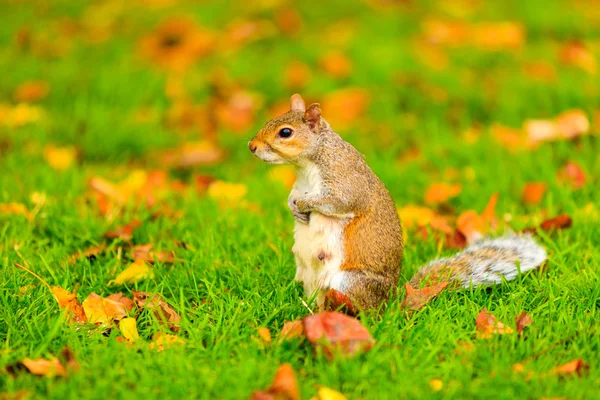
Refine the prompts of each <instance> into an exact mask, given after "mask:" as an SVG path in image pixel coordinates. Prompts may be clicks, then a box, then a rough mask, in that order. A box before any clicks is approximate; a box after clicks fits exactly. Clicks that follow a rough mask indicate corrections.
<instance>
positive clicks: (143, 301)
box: [132, 290, 181, 332]
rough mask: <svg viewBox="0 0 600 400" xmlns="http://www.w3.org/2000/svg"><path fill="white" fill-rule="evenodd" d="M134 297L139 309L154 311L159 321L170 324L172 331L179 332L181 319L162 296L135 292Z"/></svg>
mask: <svg viewBox="0 0 600 400" xmlns="http://www.w3.org/2000/svg"><path fill="white" fill-rule="evenodd" d="M132 295H133V299H134V300H135V303H136V304H137V305H138V307H140V308H147V309H149V310H151V311H153V312H154V315H155V316H156V318H157V319H158V320H159V321H161V322H165V323H168V324H169V328H170V329H171V330H172V331H174V332H177V331H179V321H180V320H181V317H180V316H179V314H177V312H175V310H173V308H171V306H169V305H168V304H167V302H165V301H164V300H163V299H162V296H161V295H160V294H154V293H148V292H138V291H135V290H134V291H133V292H132Z"/></svg>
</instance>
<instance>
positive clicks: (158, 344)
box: [148, 332, 186, 352]
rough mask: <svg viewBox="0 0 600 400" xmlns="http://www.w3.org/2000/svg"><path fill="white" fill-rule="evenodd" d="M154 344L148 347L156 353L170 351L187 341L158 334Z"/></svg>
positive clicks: (155, 336) (154, 338)
mask: <svg viewBox="0 0 600 400" xmlns="http://www.w3.org/2000/svg"><path fill="white" fill-rule="evenodd" d="M153 340H154V341H153V342H151V343H149V344H148V347H150V349H152V350H156V351H159V352H160V351H164V350H165V349H170V348H171V347H173V346H176V345H177V346H178V345H183V344H185V343H186V341H185V340H184V339H183V338H180V337H179V336H175V335H170V334H163V333H160V332H158V333H157V334H155V335H154V337H153Z"/></svg>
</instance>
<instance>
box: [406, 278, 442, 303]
mask: <svg viewBox="0 0 600 400" xmlns="http://www.w3.org/2000/svg"><path fill="white" fill-rule="evenodd" d="M447 286H448V282H440V283H438V284H437V285H434V286H428V287H424V288H423V289H415V288H413V287H412V286H411V285H410V284H409V283H406V284H405V286H404V287H405V288H406V297H405V298H404V300H403V301H402V306H401V307H402V308H410V309H413V310H420V309H421V308H423V307H424V306H425V304H427V303H428V302H429V301H430V300H431V299H433V298H435V297H437V295H439V294H440V293H441V291H442V290H444V289H445V288H446V287H447Z"/></svg>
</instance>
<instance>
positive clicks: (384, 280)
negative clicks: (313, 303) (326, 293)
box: [331, 270, 397, 310]
mask: <svg viewBox="0 0 600 400" xmlns="http://www.w3.org/2000/svg"><path fill="white" fill-rule="evenodd" d="M396 285H397V282H394V281H393V279H391V278H388V277H385V276H382V275H378V274H375V273H372V272H368V271H367V272H365V271H360V270H346V271H340V272H338V273H336V274H335V276H334V277H333V279H332V280H331V288H332V289H335V290H337V291H339V292H341V293H343V294H345V295H346V296H348V297H349V298H350V300H351V301H352V303H353V305H354V306H355V307H356V308H358V309H360V310H374V309H378V308H379V307H380V306H381V305H382V304H384V303H385V302H387V300H388V299H389V298H390V292H391V291H392V290H395V289H396Z"/></svg>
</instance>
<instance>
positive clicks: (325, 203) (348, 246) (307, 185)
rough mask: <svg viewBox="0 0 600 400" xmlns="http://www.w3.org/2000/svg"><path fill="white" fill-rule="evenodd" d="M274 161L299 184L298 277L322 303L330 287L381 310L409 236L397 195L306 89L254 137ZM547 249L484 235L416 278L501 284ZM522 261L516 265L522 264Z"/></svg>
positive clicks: (295, 196)
mask: <svg viewBox="0 0 600 400" xmlns="http://www.w3.org/2000/svg"><path fill="white" fill-rule="evenodd" d="M248 147H249V149H250V151H251V152H252V153H253V154H254V155H255V156H256V157H258V158H260V159H261V160H263V161H265V162H267V163H269V164H291V165H292V166H293V167H294V169H295V172H296V182H295V184H294V187H293V189H292V191H291V193H290V196H289V198H288V206H289V208H290V210H291V212H292V214H293V216H294V219H295V227H294V241H295V243H294V246H293V248H292V252H293V253H294V257H295V262H296V276H295V280H297V281H301V282H302V283H303V284H304V290H305V294H306V296H308V297H311V298H312V297H313V296H316V302H317V305H319V306H320V307H322V306H323V305H324V302H325V299H326V295H327V293H328V292H329V291H330V290H331V289H335V290H336V291H338V292H341V293H342V295H343V296H345V297H347V298H348V299H349V300H351V304H352V305H353V306H354V307H356V308H357V309H359V310H369V309H377V308H379V307H380V306H382V305H383V304H385V303H386V302H387V300H388V299H390V297H391V296H393V294H394V293H395V291H396V289H397V285H398V280H399V277H400V270H401V267H402V255H403V236H402V228H401V224H400V219H399V217H398V213H397V210H396V206H395V203H394V201H393V200H392V197H391V195H390V193H389V191H388V190H387V188H386V187H385V185H384V184H383V182H382V181H381V180H380V179H379V178H378V177H377V176H376V175H375V173H374V172H373V171H372V170H371V169H370V168H369V167H368V166H367V164H366V162H365V159H364V157H363V155H362V154H361V153H359V152H358V150H356V149H355V148H354V147H353V146H352V145H351V144H349V143H348V142H346V141H345V140H343V139H342V138H341V137H340V136H339V135H338V134H337V133H336V132H335V131H334V130H333V129H332V128H331V126H330V125H329V123H328V122H327V121H326V120H325V119H324V118H323V117H322V116H321V108H320V105H319V104H318V103H314V104H311V105H310V106H308V108H307V107H306V105H305V102H304V100H303V99H302V97H301V96H300V95H299V94H294V95H293V96H292V97H291V110H290V111H288V112H286V113H285V114H283V115H281V116H279V117H277V118H274V119H273V120H271V121H269V122H267V124H266V125H265V126H264V127H263V128H262V129H261V130H260V131H259V132H258V133H257V134H256V136H254V138H252V140H251V141H250V142H248ZM545 260H546V251H545V250H544V249H543V248H542V247H541V246H540V245H538V244H537V243H536V242H535V241H534V240H533V239H532V238H531V236H518V235H512V236H506V237H500V238H496V239H484V240H481V241H479V242H477V243H475V244H472V245H471V246H469V247H467V248H466V249H465V250H463V251H462V252H460V253H458V254H457V255H455V256H454V257H451V258H443V259H439V260H435V261H432V262H430V263H429V264H427V265H426V266H424V267H422V268H421V269H420V270H419V271H418V272H417V273H416V274H415V276H414V277H413V278H412V279H411V280H410V281H409V284H410V285H411V286H412V287H413V288H415V289H418V288H419V287H420V286H421V284H422V283H425V282H431V281H438V282H435V283H439V282H441V281H447V282H449V283H456V284H457V285H459V284H460V286H463V287H469V286H470V285H473V286H476V285H480V284H494V283H500V282H501V281H502V279H503V278H504V279H506V280H511V279H514V278H515V277H516V276H517V274H518V272H519V271H520V272H525V271H528V270H531V269H534V268H537V267H538V266H539V265H541V264H542V263H543V262H544V261H545ZM517 264H518V265H517Z"/></svg>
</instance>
